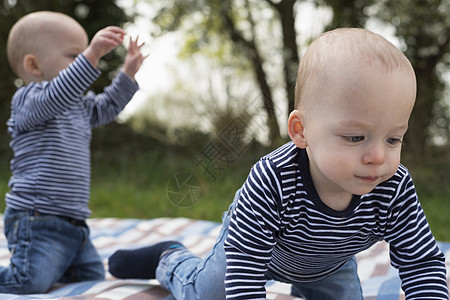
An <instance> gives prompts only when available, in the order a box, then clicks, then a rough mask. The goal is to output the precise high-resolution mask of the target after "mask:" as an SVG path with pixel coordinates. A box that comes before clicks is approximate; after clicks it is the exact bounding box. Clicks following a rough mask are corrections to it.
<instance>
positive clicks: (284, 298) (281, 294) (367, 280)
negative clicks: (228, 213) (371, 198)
mask: <svg viewBox="0 0 450 300" xmlns="http://www.w3.org/2000/svg"><path fill="white" fill-rule="evenodd" d="M88 224H89V227H90V229H91V238H92V240H93V243H94V245H95V246H96V247H97V249H98V251H99V253H100V255H101V257H102V258H103V261H104V264H105V268H106V269H107V260H108V257H109V256H110V255H111V254H112V253H113V252H114V251H115V250H117V249H123V248H137V247H142V246H147V245H150V244H153V243H156V242H159V241H162V240H168V239H171V240H172V239H176V240H180V241H181V242H183V243H184V244H185V245H186V247H188V248H189V249H190V250H191V251H192V252H193V253H195V254H197V255H200V256H204V255H205V254H206V253H207V252H208V251H209V250H210V248H211V247H212V245H213V244H214V242H215V239H216V236H217V235H218V233H219V231H220V226H221V225H220V224H219V223H215V222H210V221H201V220H192V219H186V218H157V219H149V220H138V219H116V218H97V219H96V218H93V219H89V220H88ZM0 231H1V232H3V223H2V222H0ZM439 246H440V248H441V250H442V251H444V253H445V256H446V257H447V261H446V265H447V279H450V274H449V273H450V272H449V271H450V259H449V258H450V243H439ZM9 258H10V254H9V252H8V249H7V245H6V240H5V237H4V235H3V234H0V265H4V266H6V265H8V264H9ZM357 260H358V272H359V276H360V279H361V282H362V287H363V293H364V300H402V299H404V298H405V297H404V294H403V292H402V291H401V288H400V279H399V277H398V273H397V271H396V270H395V269H394V268H393V267H391V266H390V261H389V253H388V245H387V244H386V243H384V242H379V243H377V244H376V245H374V246H373V247H372V248H370V249H368V250H366V251H364V252H362V253H360V254H358V255H357ZM447 282H449V280H447ZM267 293H268V294H267V299H275V300H292V299H296V298H294V297H292V296H290V295H289V293H290V286H289V285H288V284H284V283H279V282H274V281H270V282H268V283H267ZM0 299H5V300H10V299H11V300H28V299H72V300H87V299H99V300H100V299H102V300H104V299H117V300H125V299H126V300H134V299H142V300H147V299H148V300H153V299H155V300H156V299H164V300H169V299H173V297H172V296H171V295H170V293H169V292H168V291H167V290H165V289H164V288H162V287H161V286H159V285H158V282H157V281H156V280H118V279H116V278H113V277H112V276H111V275H110V274H109V273H107V277H106V280H104V281H88V282H78V283H72V284H65V285H62V284H59V285H55V286H54V287H53V288H52V289H51V290H50V291H48V292H47V293H45V294H34V295H9V294H8V295H7V294H0ZM297 299H298V298H297Z"/></svg>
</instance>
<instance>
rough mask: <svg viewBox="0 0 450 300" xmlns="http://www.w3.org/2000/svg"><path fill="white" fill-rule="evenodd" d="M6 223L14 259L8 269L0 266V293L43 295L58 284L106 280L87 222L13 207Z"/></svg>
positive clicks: (9, 211) (8, 209) (5, 220)
mask: <svg viewBox="0 0 450 300" xmlns="http://www.w3.org/2000/svg"><path fill="white" fill-rule="evenodd" d="M4 223H5V235H6V238H7V240H8V248H9V250H10V252H11V254H12V257H11V261H10V265H9V266H8V267H0V293H14V294H31V293H43V292H46V291H47V290H48V289H49V288H50V287H51V286H52V285H53V284H54V283H56V282H58V281H59V282H74V281H82V280H103V279H104V278H105V268H104V266H103V263H102V260H101V258H100V256H99V255H98V253H97V250H96V249H95V247H94V245H92V243H91V241H90V239H89V228H88V227H87V225H86V224H85V223H84V225H83V224H77V225H74V224H72V223H70V222H69V221H67V220H65V219H63V218H60V217H57V216H51V215H36V214H34V213H33V212H31V211H19V210H15V209H11V208H6V210H5V214H4Z"/></svg>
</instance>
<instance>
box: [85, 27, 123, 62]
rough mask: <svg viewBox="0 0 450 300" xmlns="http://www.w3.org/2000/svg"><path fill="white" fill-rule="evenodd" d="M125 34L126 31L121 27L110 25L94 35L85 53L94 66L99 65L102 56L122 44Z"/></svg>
mask: <svg viewBox="0 0 450 300" xmlns="http://www.w3.org/2000/svg"><path fill="white" fill-rule="evenodd" d="M124 36H125V31H123V29H121V28H119V27H116V26H108V27H106V28H103V29H101V30H100V31H98V32H97V33H96V34H95V35H94V37H93V38H92V40H91V43H90V44H89V46H88V47H87V48H86V50H84V51H83V54H84V56H85V57H86V58H87V59H88V60H89V62H90V63H91V64H92V66H94V67H97V65H98V62H99V60H100V58H102V57H103V56H104V55H106V54H108V53H109V52H111V51H112V50H113V49H114V48H116V47H117V46H118V45H120V44H121V43H122V42H123V37H124Z"/></svg>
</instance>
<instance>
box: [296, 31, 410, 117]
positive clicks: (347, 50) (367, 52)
mask: <svg viewBox="0 0 450 300" xmlns="http://www.w3.org/2000/svg"><path fill="white" fill-rule="evenodd" d="M372 68H377V69H379V70H383V71H385V72H386V73H390V72H396V71H404V72H405V73H409V77H410V78H411V79H414V80H415V75H414V71H413V68H412V66H411V63H410V62H409V60H408V59H407V58H406V57H405V55H404V54H403V53H402V52H401V51H400V50H399V49H397V48H396V47H395V46H394V45H393V44H391V43H390V42H389V41H388V40H386V39H385V38H384V37H382V36H380V35H378V34H376V33H373V32H371V31H368V30H364V29H359V28H340V29H335V30H332V31H329V32H325V33H323V34H322V35H321V36H320V37H319V38H317V39H316V40H315V41H314V42H313V43H311V45H310V46H309V47H308V50H307V51H306V53H305V55H304V56H303V58H302V60H301V62H300V66H299V68H298V76H297V84H296V91H295V109H297V110H300V111H302V112H304V113H306V111H307V108H308V106H309V104H311V103H312V102H314V99H315V98H316V96H315V94H316V93H317V92H318V91H319V92H320V91H321V90H324V89H326V88H328V87H329V85H330V84H331V80H332V79H333V78H332V77H333V76H339V77H342V76H347V75H349V77H347V79H348V81H349V82H348V83H349V84H352V80H353V79H354V78H352V76H353V75H354V76H358V75H359V74H357V73H358V72H362V73H364V72H370V71H371V69H372ZM350 70H353V71H354V73H353V74H349V73H348V72H350ZM413 77H414V78H413Z"/></svg>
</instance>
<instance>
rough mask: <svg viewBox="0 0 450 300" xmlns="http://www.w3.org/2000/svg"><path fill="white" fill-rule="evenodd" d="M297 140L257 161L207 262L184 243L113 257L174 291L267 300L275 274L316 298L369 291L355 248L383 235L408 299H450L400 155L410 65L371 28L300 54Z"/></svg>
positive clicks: (121, 272)
mask: <svg viewBox="0 0 450 300" xmlns="http://www.w3.org/2000/svg"><path fill="white" fill-rule="evenodd" d="M295 97H296V103H295V110H294V111H292V112H291V114H290V116H289V119H288V124H287V126H288V133H289V136H290V138H291V141H290V142H289V143H287V144H285V145H283V146H281V147H280V148H278V149H277V150H275V151H273V152H272V153H270V154H268V155H266V156H264V157H263V158H261V159H260V160H259V161H258V162H257V163H256V164H255V165H254V166H253V168H252V170H251V171H250V174H249V176H248V178H247V180H246V181H245V183H244V185H243V186H242V188H241V189H240V190H239V191H238V192H237V193H236V197H235V200H234V202H233V203H232V204H231V206H230V209H229V211H228V213H225V214H224V216H223V227H222V231H221V232H220V234H219V238H218V240H217V242H216V244H215V245H214V247H213V249H212V250H211V252H210V253H209V254H208V255H207V256H206V258H204V259H201V258H199V257H196V256H195V255H193V254H192V253H191V252H189V251H188V250H187V249H186V248H185V247H184V246H183V245H182V244H180V243H179V242H176V241H166V242H161V243H158V244H156V245H153V246H149V247H146V248H140V249H136V250H119V251H117V252H116V253H115V254H113V256H111V257H110V260H109V267H110V272H111V273H112V274H113V275H114V276H117V277H141V278H142V277H146V278H156V279H158V280H159V282H160V283H161V285H162V286H163V287H165V288H167V289H168V290H170V291H171V292H172V294H173V295H174V296H175V298H176V299H225V298H226V299H266V291H265V284H266V282H267V280H269V279H273V280H277V281H281V282H286V283H290V284H292V291H291V294H292V295H293V296H297V297H302V298H305V299H308V300H311V299H312V300H316V299H320V300H324V299H333V300H337V299H339V300H340V299H345V300H361V299H363V295H362V290H361V284H360V280H359V278H358V274H357V265H356V260H355V255H356V254H357V253H359V252H361V251H364V250H365V249H367V248H369V247H371V246H372V245H374V244H375V243H376V242H378V241H381V240H385V241H386V242H388V243H389V244H390V257H391V263H392V265H393V266H394V267H396V268H397V269H398V270H399V274H400V278H401V281H402V289H403V290H404V291H405V294H406V299H448V288H447V280H446V268H445V258H444V255H443V253H442V252H441V251H440V250H439V248H438V246H437V244H436V241H435V239H434V237H433V235H432V233H431V230H430V228H429V225H428V223H427V220H426V218H425V214H424V212H423V210H422V208H421V206H420V203H419V200H418V197H417V194H416V191H415V188H414V184H413V181H412V179H411V177H410V175H409V173H408V170H407V169H406V168H405V167H404V166H403V165H401V164H400V152H401V147H402V141H403V137H404V135H405V133H406V131H407V129H408V121H409V117H410V114H411V111H412V108H413V106H414V101H415V97H416V79H415V75H414V70H413V68H412V66H411V64H410V62H409V61H408V60H407V58H406V57H405V56H404V55H403V54H402V53H401V52H400V51H399V50H398V49H397V48H396V47H395V46H393V45H392V44H391V43H389V42H388V41H387V40H386V39H384V38H383V37H381V36H379V35H378V34H375V33H372V32H370V31H367V30H364V29H356V28H346V29H336V30H333V31H330V32H327V33H324V34H323V35H321V36H320V37H319V38H318V39H316V40H315V41H314V42H313V43H312V44H311V45H310V47H309V48H308V50H307V52H306V54H305V55H304V57H303V59H302V60H301V63H300V66H299V70H298V78H297V86H296V95H295Z"/></svg>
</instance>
